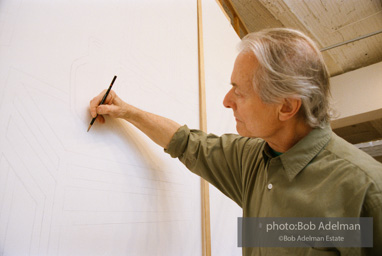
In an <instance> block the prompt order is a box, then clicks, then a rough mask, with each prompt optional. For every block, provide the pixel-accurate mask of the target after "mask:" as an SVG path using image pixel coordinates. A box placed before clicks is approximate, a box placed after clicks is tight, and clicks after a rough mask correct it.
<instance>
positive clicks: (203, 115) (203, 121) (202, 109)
mask: <svg viewBox="0 0 382 256" xmlns="http://www.w3.org/2000/svg"><path fill="white" fill-rule="evenodd" d="M197 17H198V64H199V65H198V66H199V121H200V129H201V130H202V131H204V132H207V112H206V90H205V75H204V52H203V50H204V49H203V25H202V2H201V0H197ZM200 185H201V186H200V187H201V202H202V250H203V251H202V255H203V256H211V230H210V198H209V187H208V186H209V185H208V182H207V181H205V180H204V179H201V184H200Z"/></svg>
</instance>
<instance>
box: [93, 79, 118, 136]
mask: <svg viewBox="0 0 382 256" xmlns="http://www.w3.org/2000/svg"><path fill="white" fill-rule="evenodd" d="M115 79H117V76H114V78H113V80H112V81H111V84H110V86H109V89H107V91H106V93H105V95H104V96H103V98H102V100H101V102H100V103H99V104H98V106H99V105H102V104H103V103H104V102H105V100H106V98H107V95H109V92H110V90H111V87H113V84H114V81H115ZM97 117H98V114H97V115H96V117H94V118H93V119H92V121H91V122H90V124H89V128H88V131H89V130H90V128H91V127H92V125H93V124H94V121H95V120H96V119H97Z"/></svg>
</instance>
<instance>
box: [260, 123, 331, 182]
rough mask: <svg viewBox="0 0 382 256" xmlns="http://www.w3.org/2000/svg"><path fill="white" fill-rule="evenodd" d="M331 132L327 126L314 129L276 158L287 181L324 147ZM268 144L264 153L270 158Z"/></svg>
mask: <svg viewBox="0 0 382 256" xmlns="http://www.w3.org/2000/svg"><path fill="white" fill-rule="evenodd" d="M331 134H332V130H331V128H330V126H329V125H327V126H325V127H324V128H315V129H313V130H312V131H311V132H310V133H309V134H308V135H307V136H305V137H304V138H303V139H301V140H300V141H299V142H297V144H296V145H294V146H293V147H292V148H290V149H289V150H288V151H286V152H285V153H283V154H282V155H281V156H278V157H279V158H280V159H281V163H282V165H283V167H284V170H285V172H286V175H287V177H288V180H289V181H292V180H293V179H294V177H296V175H297V174H298V173H300V172H301V171H302V170H303V169H304V168H305V167H306V166H307V165H308V164H309V163H310V162H311V161H312V159H313V158H314V157H315V156H317V154H318V153H319V152H320V151H321V150H322V149H323V148H324V147H325V145H326V144H327V143H328V142H329V140H330V138H331ZM269 150H270V149H269V146H268V144H267V145H266V146H265V148H264V153H265V154H266V155H267V156H268V157H270V155H269V154H270V153H269Z"/></svg>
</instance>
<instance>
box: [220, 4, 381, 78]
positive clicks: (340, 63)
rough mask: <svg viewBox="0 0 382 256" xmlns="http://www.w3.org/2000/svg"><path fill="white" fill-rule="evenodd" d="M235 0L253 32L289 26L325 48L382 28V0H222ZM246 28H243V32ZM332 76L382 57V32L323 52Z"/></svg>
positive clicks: (238, 9) (225, 6) (369, 63)
mask: <svg viewBox="0 0 382 256" xmlns="http://www.w3.org/2000/svg"><path fill="white" fill-rule="evenodd" d="M219 1H220V2H221V3H222V5H223V6H224V8H225V10H226V12H227V14H228V15H229V16H230V17H231V20H233V18H232V11H231V10H230V8H228V6H227V4H229V2H231V3H232V5H233V7H234V9H236V12H237V13H238V16H239V17H240V18H241V20H242V21H243V23H244V24H245V26H246V28H247V29H248V31H249V32H254V31H259V30H261V29H264V28H273V27H288V28H295V29H298V30H300V31H302V32H304V33H305V34H307V35H309V36H310V37H311V38H312V39H313V40H314V41H315V42H316V43H317V44H318V46H319V47H320V48H321V49H322V48H325V47H327V46H331V45H334V44H337V43H341V42H344V41H348V40H351V39H354V38H358V37H360V36H363V35H366V34H369V33H372V32H376V31H380V30H382V1H381V0H298V1H297V0H219ZM244 35H245V32H244V31H243V30H241V32H240V36H241V37H242V36H244ZM323 55H324V58H325V62H326V64H327V66H328V68H329V71H330V74H331V76H335V75H339V74H342V73H345V72H348V71H351V70H355V69H358V68H360V67H365V66H368V65H371V64H374V63H377V62H380V61H382V33H380V34H377V35H374V36H371V37H368V38H366V39H363V40H359V41H356V42H353V43H349V44H346V45H343V46H340V47H336V48H333V49H331V50H328V51H325V52H323Z"/></svg>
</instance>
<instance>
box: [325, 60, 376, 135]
mask: <svg viewBox="0 0 382 256" xmlns="http://www.w3.org/2000/svg"><path fill="white" fill-rule="evenodd" d="M331 86H332V88H331V90H332V104H333V108H334V110H335V111H336V113H337V114H338V116H337V118H336V119H335V120H333V122H332V126H333V128H337V127H342V126H347V125H351V124H355V123H359V122H366V121H370V120H373V119H376V118H381V117H382V62H379V63H376V64H374V65H370V66H368V67H364V68H360V69H357V70H354V71H351V72H348V73H345V74H342V75H339V76H335V77H333V78H331Z"/></svg>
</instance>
